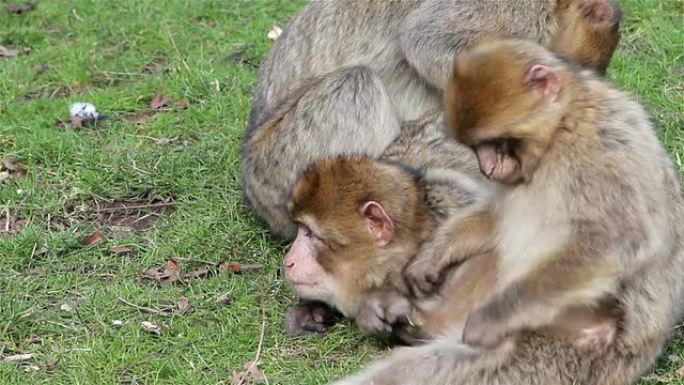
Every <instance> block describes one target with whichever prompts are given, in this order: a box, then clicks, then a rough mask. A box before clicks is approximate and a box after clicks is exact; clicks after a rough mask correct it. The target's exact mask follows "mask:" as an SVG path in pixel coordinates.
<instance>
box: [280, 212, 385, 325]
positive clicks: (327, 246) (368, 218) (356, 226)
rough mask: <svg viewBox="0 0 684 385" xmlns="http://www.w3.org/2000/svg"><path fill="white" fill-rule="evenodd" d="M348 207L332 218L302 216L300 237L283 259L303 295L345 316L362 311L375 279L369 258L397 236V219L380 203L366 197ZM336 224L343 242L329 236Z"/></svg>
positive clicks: (289, 277) (292, 279)
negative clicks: (341, 213) (395, 227)
mask: <svg viewBox="0 0 684 385" xmlns="http://www.w3.org/2000/svg"><path fill="white" fill-rule="evenodd" d="M350 211H351V212H349V213H347V214H348V216H347V217H345V218H335V220H334V221H331V222H333V223H321V222H320V221H318V220H317V218H316V217H315V216H314V215H311V214H306V215H302V216H301V217H299V218H298V219H297V221H298V222H299V225H298V230H297V236H296V238H295V240H294V241H293V242H292V246H290V249H289V250H288V252H287V254H286V255H285V260H284V261H283V265H284V270H285V277H286V278H287V280H288V282H289V283H290V284H291V285H292V288H293V289H294V290H295V292H296V293H297V295H298V296H299V297H300V298H302V299H307V300H314V301H321V302H325V303H326V304H328V305H330V306H332V307H334V308H336V309H337V310H339V311H340V312H341V313H342V314H344V315H345V316H353V315H354V314H355V313H356V312H357V311H358V307H359V305H360V301H361V300H362V299H363V298H364V297H365V295H366V294H367V292H368V291H369V290H370V286H371V285H372V284H373V282H374V281H376V280H375V279H371V278H370V276H371V275H373V270H372V269H371V268H369V267H368V265H366V263H369V262H370V263H372V261H373V260H374V259H375V258H377V257H378V255H380V254H381V253H382V249H383V248H384V247H385V246H387V245H388V244H389V243H390V242H391V241H392V238H393V236H394V224H393V222H392V220H391V219H390V218H389V216H388V215H387V213H386V212H385V210H384V208H383V207H382V205H380V204H379V203H377V202H374V201H369V202H365V203H362V204H361V206H360V207H359V208H357V209H356V210H353V209H351V210H350ZM324 229H325V232H324ZM334 229H337V230H338V231H337V234H338V236H340V235H341V234H340V233H344V234H343V235H342V236H343V237H344V239H345V241H344V242H340V241H339V240H340V239H341V238H339V239H337V240H335V239H334V237H333V236H331V235H329V234H330V233H331V232H332V231H333V230H334ZM324 233H325V234H326V236H325V237H324V236H323V235H322V234H324Z"/></svg>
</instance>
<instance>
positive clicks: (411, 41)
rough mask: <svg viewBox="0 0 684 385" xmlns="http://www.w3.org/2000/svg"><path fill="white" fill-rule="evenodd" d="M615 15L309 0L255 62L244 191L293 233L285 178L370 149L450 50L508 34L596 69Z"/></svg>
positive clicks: (419, 112)
mask: <svg viewBox="0 0 684 385" xmlns="http://www.w3.org/2000/svg"><path fill="white" fill-rule="evenodd" d="M619 21H620V10H619V8H618V7H617V5H615V4H614V3H613V2H612V0H533V1H530V0H507V1H454V0H411V1H392V2H387V1H376V0H335V1H312V2H310V3H308V4H307V5H306V6H305V7H304V9H303V10H302V11H301V12H300V13H299V14H298V15H297V16H296V17H295V18H294V19H293V20H292V21H291V22H290V23H289V24H288V26H287V27H286V28H285V30H284V32H283V33H282V35H280V37H279V38H278V40H277V41H276V43H275V45H274V47H273V49H272V50H271V52H270V53H269V54H268V56H267V58H266V60H265V61H264V62H263V63H262V65H261V68H260V71H259V81H258V83H257V86H256V89H255V91H254V98H253V100H252V109H251V112H250V117H249V122H248V126H247V132H246V135H245V140H244V144H243V152H242V162H241V175H242V185H243V188H244V191H245V195H246V197H247V200H248V201H249V203H250V204H251V206H252V208H253V209H254V211H255V212H256V214H257V215H258V216H259V217H260V218H262V219H263V220H264V221H265V222H266V223H267V224H268V227H269V228H270V230H271V232H272V234H275V235H279V236H281V237H283V238H285V239H292V238H294V236H295V234H296V231H297V230H296V229H297V227H296V226H295V225H294V224H293V223H292V221H291V219H290V218H289V216H288V212H287V199H288V197H289V196H290V193H291V191H292V186H293V185H294V182H295V180H296V179H297V178H298V177H299V176H300V175H301V174H302V173H303V172H304V170H306V168H307V167H308V166H309V165H310V164H311V163H313V162H315V161H318V160H321V159H326V158H329V157H334V156H338V155H345V154H347V155H349V154H357V155H363V156H367V157H371V158H377V157H379V156H380V155H381V154H382V153H383V152H384V150H385V149H386V147H387V146H388V145H389V144H390V143H391V142H392V141H393V140H394V139H396V137H397V136H398V135H399V133H400V131H401V124H402V123H403V122H405V121H408V120H413V119H419V118H422V117H424V116H425V114H426V113H428V112H430V111H433V110H436V109H438V108H439V107H440V104H441V103H440V101H441V97H442V91H443V90H444V88H445V86H446V84H447V81H448V80H449V78H450V75H451V63H452V61H453V57H454V55H455V53H457V52H459V51H461V50H463V49H464V48H465V47H467V46H469V45H470V44H472V43H475V42H477V41H480V40H482V39H486V38H491V37H492V36H500V35H510V36H518V37H524V38H529V39H531V40H533V41H537V42H539V43H541V44H543V45H545V46H547V47H550V48H552V49H553V50H555V51H556V52H558V53H561V54H563V55H565V56H566V57H567V58H568V59H569V60H571V61H574V62H576V63H578V64H580V65H583V66H586V67H587V68H592V69H594V70H596V71H598V72H604V71H605V69H606V67H607V66H608V63H609V62H610V58H611V56H612V54H613V51H614V49H615V47H616V45H617V43H618V40H619V31H618V25H619Z"/></svg>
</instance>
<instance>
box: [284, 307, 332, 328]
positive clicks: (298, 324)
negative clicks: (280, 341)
mask: <svg viewBox="0 0 684 385" xmlns="http://www.w3.org/2000/svg"><path fill="white" fill-rule="evenodd" d="M338 318H339V315H338V313H337V312H336V311H335V310H333V309H332V308H330V307H329V306H328V305H326V304H324V303H320V302H311V301H301V302H298V303H296V304H294V305H293V306H292V307H291V308H290V309H289V310H288V311H287V314H286V315H285V333H287V334H288V335H290V336H292V337H299V336H305V335H323V334H325V332H327V331H328V329H329V328H330V327H331V326H332V325H334V324H335V323H336V322H337V320H338Z"/></svg>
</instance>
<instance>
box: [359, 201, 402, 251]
mask: <svg viewBox="0 0 684 385" xmlns="http://www.w3.org/2000/svg"><path fill="white" fill-rule="evenodd" d="M359 214H361V216H363V217H364V219H365V220H366V224H367V226H368V231H370V233H371V236H372V237H373V240H374V241H375V243H376V244H377V245H378V246H379V247H384V246H386V245H387V244H388V243H390V241H392V238H393V237H394V222H392V219H390V217H389V215H387V213H386V212H385V209H384V208H383V207H382V205H381V204H380V203H378V202H375V201H368V202H366V203H364V204H363V205H361V208H359Z"/></svg>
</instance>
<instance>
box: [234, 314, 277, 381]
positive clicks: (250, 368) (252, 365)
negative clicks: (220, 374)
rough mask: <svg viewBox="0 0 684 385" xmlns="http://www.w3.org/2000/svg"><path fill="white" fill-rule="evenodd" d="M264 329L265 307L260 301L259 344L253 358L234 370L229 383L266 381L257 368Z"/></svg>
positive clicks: (262, 344)
mask: <svg viewBox="0 0 684 385" xmlns="http://www.w3.org/2000/svg"><path fill="white" fill-rule="evenodd" d="M265 331H266V308H265V307H264V303H263V302H262V303H261V333H260V334H259V344H258V345H257V351H256V354H255V355H254V359H253V360H251V361H249V362H248V363H246V364H245V365H244V366H243V370H241V371H239V372H234V373H233V376H232V378H231V380H230V384H231V385H246V384H256V383H261V382H268V381H267V380H266V376H264V373H262V372H261V370H260V369H259V362H261V349H262V348H263V346H264V333H265Z"/></svg>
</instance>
